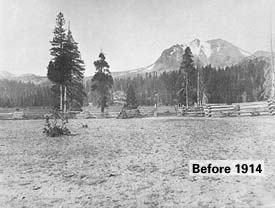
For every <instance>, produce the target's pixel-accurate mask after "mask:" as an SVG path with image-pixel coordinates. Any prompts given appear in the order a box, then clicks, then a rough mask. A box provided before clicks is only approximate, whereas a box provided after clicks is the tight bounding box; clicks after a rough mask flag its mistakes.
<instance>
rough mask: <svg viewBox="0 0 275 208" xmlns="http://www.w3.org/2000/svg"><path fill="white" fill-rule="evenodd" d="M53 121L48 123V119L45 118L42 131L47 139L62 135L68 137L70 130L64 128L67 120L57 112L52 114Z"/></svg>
mask: <svg viewBox="0 0 275 208" xmlns="http://www.w3.org/2000/svg"><path fill="white" fill-rule="evenodd" d="M53 116H54V120H53V121H52V122H50V118H49V117H48V116H46V123H45V127H44V129H43V133H45V134H46V135H47V136H49V137H58V136H62V135H70V134H71V132H70V130H69V129H68V128H67V127H66V126H65V125H66V124H67V123H68V119H67V118H64V117H62V116H61V115H60V114H58V112H57V111H54V112H53ZM58 118H60V120H61V123H58Z"/></svg>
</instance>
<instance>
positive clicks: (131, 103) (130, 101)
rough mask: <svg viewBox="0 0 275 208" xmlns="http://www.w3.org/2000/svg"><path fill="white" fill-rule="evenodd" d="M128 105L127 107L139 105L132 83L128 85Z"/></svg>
mask: <svg viewBox="0 0 275 208" xmlns="http://www.w3.org/2000/svg"><path fill="white" fill-rule="evenodd" d="M126 105H127V107H129V108H133V109H135V108H137V106H138V102H137V99H136V93H135V91H134V88H133V86H132V85H131V84H130V85H129V86H128V89H127V93H126Z"/></svg>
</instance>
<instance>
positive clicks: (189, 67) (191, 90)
mask: <svg viewBox="0 0 275 208" xmlns="http://www.w3.org/2000/svg"><path fill="white" fill-rule="evenodd" d="M180 71H182V72H184V74H185V99H186V101H185V103H186V106H187V107H188V105H189V98H191V101H196V97H197V95H196V87H197V70H196V68H195V67H194V61H193V55H192V52H191V49H190V48H189V47H187V48H186V49H185V51H184V54H183V56H182V62H181V65H180Z"/></svg>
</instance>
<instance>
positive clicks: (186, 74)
mask: <svg viewBox="0 0 275 208" xmlns="http://www.w3.org/2000/svg"><path fill="white" fill-rule="evenodd" d="M185 83H186V86H185V88H186V98H185V99H186V107H187V108H188V74H187V72H186V82H185Z"/></svg>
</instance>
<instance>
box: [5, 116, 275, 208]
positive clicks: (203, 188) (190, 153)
mask: <svg viewBox="0 0 275 208" xmlns="http://www.w3.org/2000/svg"><path fill="white" fill-rule="evenodd" d="M81 123H85V124H88V128H81ZM43 125H44V121H42V120H32V121H0V158H1V160H0V207H3V208H5V207H16V208H17V207H21V208H22V207H25V208H27V207H44V208H48V207H64V208H65V207H66V208H67V207H87V208H88V207H89V208H93V207H114V208H115V207H116V208H119V207H146V208H147V207H188V208H189V207H190V208H192V207H205V208H206V207H226V208H227V207H270V208H271V207H275V128H274V127H275V117H254V118H253V117H252V118H251V117H250V118H224V119H221V118H217V119H209V118H198V119H195V118H194V119H189V118H148V119H129V120H116V119H101V120H72V121H70V124H69V128H70V129H71V130H72V132H73V133H75V135H74V136H64V137H60V138H47V137H45V136H44V135H43V134H42V128H43ZM190 159H208V160H211V159H213V160H214V159H232V160H234V159H238V160H244V159H250V160H254V159H255V160H265V177H243V176H242V177H241V176H230V177H229V176H228V177H191V176H189V170H188V164H189V160H190Z"/></svg>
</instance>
